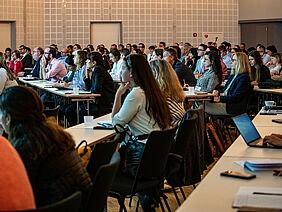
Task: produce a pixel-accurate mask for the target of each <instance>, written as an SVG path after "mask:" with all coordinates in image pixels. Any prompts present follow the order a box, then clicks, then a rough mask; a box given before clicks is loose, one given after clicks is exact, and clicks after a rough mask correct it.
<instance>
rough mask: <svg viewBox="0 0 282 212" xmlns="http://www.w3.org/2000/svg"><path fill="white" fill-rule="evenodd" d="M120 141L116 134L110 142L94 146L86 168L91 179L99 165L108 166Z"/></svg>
mask: <svg viewBox="0 0 282 212" xmlns="http://www.w3.org/2000/svg"><path fill="white" fill-rule="evenodd" d="M120 139H121V135H120V134H117V135H116V136H115V137H114V139H113V140H111V141H107V142H104V143H97V144H95V145H94V147H93V149H92V152H91V155H90V159H89V162H88V164H87V167H86V169H87V172H88V174H89V176H90V178H91V179H94V178H95V175H96V173H97V171H98V169H99V168H100V166H101V165H104V164H108V163H109V162H110V160H111V158H112V155H113V153H114V152H115V150H116V148H117V144H118V142H120Z"/></svg>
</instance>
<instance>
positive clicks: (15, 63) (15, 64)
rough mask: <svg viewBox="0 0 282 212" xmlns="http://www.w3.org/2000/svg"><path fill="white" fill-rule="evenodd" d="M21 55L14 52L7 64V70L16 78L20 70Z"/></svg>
mask: <svg viewBox="0 0 282 212" xmlns="http://www.w3.org/2000/svg"><path fill="white" fill-rule="evenodd" d="M22 66H23V63H22V60H21V54H20V52H19V51H18V50H15V51H14V52H13V54H12V60H11V61H10V62H9V68H10V69H11V70H12V71H13V72H14V73H15V75H16V76H18V73H19V72H20V71H21V70H22Z"/></svg>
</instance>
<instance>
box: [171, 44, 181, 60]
mask: <svg viewBox="0 0 282 212" xmlns="http://www.w3.org/2000/svg"><path fill="white" fill-rule="evenodd" d="M170 48H173V49H174V50H175V51H176V53H177V58H176V60H177V59H179V58H181V49H180V48H179V47H178V46H170Z"/></svg>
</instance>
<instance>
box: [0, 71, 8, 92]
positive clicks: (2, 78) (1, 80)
mask: <svg viewBox="0 0 282 212" xmlns="http://www.w3.org/2000/svg"><path fill="white" fill-rule="evenodd" d="M5 72H6V70H5V69H4V68H0V94H1V93H2V92H3V90H4V88H5V84H6V81H7V75H6V73H5Z"/></svg>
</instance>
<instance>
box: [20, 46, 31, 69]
mask: <svg viewBox="0 0 282 212" xmlns="http://www.w3.org/2000/svg"><path fill="white" fill-rule="evenodd" d="M28 49H29V47H27V46H25V45H20V46H19V52H20V54H21V60H22V64H23V66H22V70H21V71H23V72H30V71H31V69H32V56H31V54H29V52H28Z"/></svg>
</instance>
